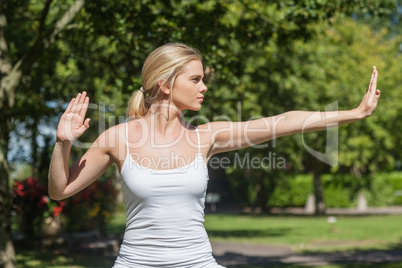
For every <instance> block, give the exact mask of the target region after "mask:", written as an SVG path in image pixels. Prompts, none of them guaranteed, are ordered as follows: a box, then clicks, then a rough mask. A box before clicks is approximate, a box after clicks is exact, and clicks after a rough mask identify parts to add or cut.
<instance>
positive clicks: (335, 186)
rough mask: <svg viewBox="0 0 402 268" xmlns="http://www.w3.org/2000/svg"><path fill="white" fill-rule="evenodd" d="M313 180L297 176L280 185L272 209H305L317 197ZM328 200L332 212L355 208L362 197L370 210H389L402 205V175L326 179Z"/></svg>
mask: <svg viewBox="0 0 402 268" xmlns="http://www.w3.org/2000/svg"><path fill="white" fill-rule="evenodd" d="M312 180H313V177H312V176H310V175H297V176H295V177H288V178H287V179H286V180H282V181H281V182H280V183H278V184H277V185H276V188H275V190H274V192H273V194H272V197H271V199H270V201H269V206H270V207H302V206H304V205H305V203H306V201H307V197H308V196H309V195H310V194H312V193H313V190H312V184H313V182H312ZM322 180H323V186H324V200H325V203H326V205H327V207H329V208H355V207H356V206H357V198H358V195H359V194H360V193H362V194H364V195H365V197H366V199H367V203H368V206H370V207H386V206H398V205H402V203H401V196H399V193H400V192H399V191H401V190H402V172H391V173H379V174H376V175H375V176H373V177H372V176H364V177H361V178H356V177H355V176H353V175H351V174H349V175H348V174H326V175H323V178H322Z"/></svg>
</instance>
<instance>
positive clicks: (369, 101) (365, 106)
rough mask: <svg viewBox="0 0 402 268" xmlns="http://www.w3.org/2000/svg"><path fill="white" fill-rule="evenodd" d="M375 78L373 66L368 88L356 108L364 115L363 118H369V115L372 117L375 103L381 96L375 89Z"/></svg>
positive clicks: (375, 69) (376, 75) (375, 72)
mask: <svg viewBox="0 0 402 268" xmlns="http://www.w3.org/2000/svg"><path fill="white" fill-rule="evenodd" d="M377 77H378V71H377V68H376V67H375V66H373V72H372V74H371V79H370V84H369V86H368V89H367V91H366V94H364V97H363V99H362V101H361V103H360V105H359V107H358V108H357V109H358V110H359V111H360V112H361V113H362V114H363V115H364V117H369V116H370V115H372V114H373V113H374V111H375V109H376V108H377V103H378V100H379V98H380V94H381V92H380V91H379V90H378V89H377Z"/></svg>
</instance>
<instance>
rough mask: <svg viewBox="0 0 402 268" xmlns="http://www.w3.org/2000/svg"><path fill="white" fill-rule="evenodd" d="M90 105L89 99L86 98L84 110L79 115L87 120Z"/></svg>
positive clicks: (83, 105)
mask: <svg viewBox="0 0 402 268" xmlns="http://www.w3.org/2000/svg"><path fill="white" fill-rule="evenodd" d="M88 104H89V97H85V100H84V103H83V104H82V108H81V110H80V113H79V115H80V116H81V117H82V118H85V114H86V113H87V110H88Z"/></svg>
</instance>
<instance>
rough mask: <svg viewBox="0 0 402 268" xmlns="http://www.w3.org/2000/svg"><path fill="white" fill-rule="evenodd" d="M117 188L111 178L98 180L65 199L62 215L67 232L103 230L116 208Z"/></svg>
mask: <svg viewBox="0 0 402 268" xmlns="http://www.w3.org/2000/svg"><path fill="white" fill-rule="evenodd" d="M116 194H117V190H116V188H115V186H114V184H113V182H112V181H111V179H110V178H109V179H106V180H98V181H96V182H94V183H93V184H91V185H90V186H88V187H87V188H85V189H84V190H82V191H81V192H79V193H77V194H75V195H74V196H72V197H70V198H68V199H66V200H65V201H66V206H65V209H64V211H63V216H64V217H65V218H66V229H67V231H69V232H80V231H89V230H98V231H101V232H103V231H105V228H106V225H107V224H108V223H109V222H110V221H111V219H112V215H113V213H114V211H115V208H116Z"/></svg>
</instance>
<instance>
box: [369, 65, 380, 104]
mask: <svg viewBox="0 0 402 268" xmlns="http://www.w3.org/2000/svg"><path fill="white" fill-rule="evenodd" d="M377 77H378V72H377V70H375V72H374V76H373V82H372V83H371V88H370V93H371V94H370V95H371V97H374V95H375V93H376V90H377Z"/></svg>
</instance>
